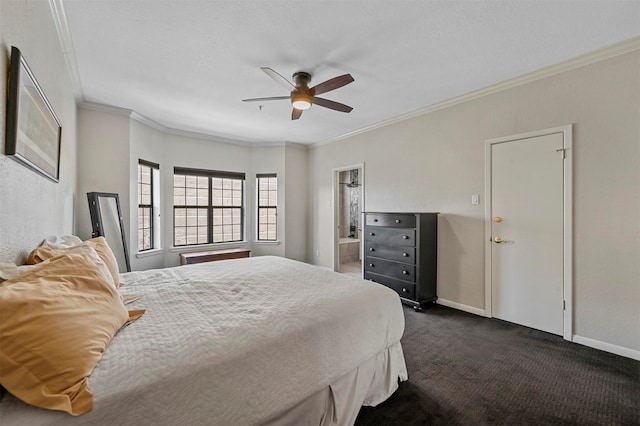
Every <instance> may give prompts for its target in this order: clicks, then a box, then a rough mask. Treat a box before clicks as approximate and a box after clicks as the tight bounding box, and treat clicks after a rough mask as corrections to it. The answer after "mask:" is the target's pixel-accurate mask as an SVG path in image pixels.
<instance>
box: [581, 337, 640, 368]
mask: <svg viewBox="0 0 640 426" xmlns="http://www.w3.org/2000/svg"><path fill="white" fill-rule="evenodd" d="M572 341H573V342H574V343H578V344H580V345H584V346H589V347H590V348H595V349H599V350H601V351H605V352H610V353H612V354H616V355H620V356H623V357H626V358H631V359H635V360H637V361H640V351H634V350H633V349H629V348H625V347H623V346H618V345H612V344H611V343H605V342H601V341H599V340H593V339H589V338H587V337H582V336H577V335H575V334H574V335H573V339H572Z"/></svg>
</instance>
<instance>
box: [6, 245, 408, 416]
mask: <svg viewBox="0 0 640 426" xmlns="http://www.w3.org/2000/svg"><path fill="white" fill-rule="evenodd" d="M122 279H123V281H124V282H125V286H124V287H123V288H122V291H121V292H122V293H123V294H128V293H134V294H141V295H142V298H141V299H139V300H138V301H136V302H134V303H132V304H131V305H128V307H129V309H143V308H144V309H146V310H147V312H146V313H145V315H144V316H143V317H142V318H141V319H140V320H138V321H137V322H135V323H134V324H132V325H130V326H128V327H126V328H125V329H123V330H121V331H120V332H119V333H118V334H117V335H116V336H115V338H114V340H113V341H112V342H111V344H110V346H109V347H108V348H107V350H106V351H105V353H104V355H103V357H102V359H101V361H100V363H99V364H98V366H97V368H96V369H95V371H94V372H93V374H92V375H91V377H90V381H89V383H90V386H91V389H92V392H93V394H94V410H93V411H92V412H90V413H88V414H86V415H83V416H80V417H77V418H76V417H72V416H70V415H68V414H66V413H61V412H52V411H47V410H41V409H37V408H34V407H30V406H27V405H26V404H23V403H22V402H20V401H17V400H16V399H15V398H13V397H12V396H10V395H7V396H5V398H4V399H3V401H2V402H1V403H0V420H1V421H2V424H3V426H4V425H11V424H24V423H23V421H24V420H25V419H28V421H29V424H31V425H37V424H41V425H53V424H64V425H73V424H96V425H97V424H101V425H102V424H156V425H159V424H171V425H187V424H220V425H252V424H260V423H264V422H266V421H268V420H270V419H273V418H277V416H279V415H281V414H282V413H284V412H285V411H287V410H289V409H291V407H293V406H294V405H295V404H296V403H298V402H299V401H302V400H303V399H304V398H307V397H309V396H311V395H312V394H314V393H316V392H318V391H319V390H320V389H322V388H326V387H327V386H328V385H329V384H331V383H333V382H334V381H336V380H337V379H338V378H340V377H341V376H343V375H344V374H346V373H347V372H349V371H351V370H353V369H355V368H356V367H357V366H359V365H360V364H362V363H364V362H366V361H367V360H369V359H371V358H373V357H374V356H376V355H378V354H380V353H381V352H382V351H384V350H385V349H387V348H389V347H391V346H393V345H398V347H399V341H400V337H401V336H402V333H403V331H404V316H403V312H402V308H401V304H400V300H399V298H398V296H397V294H396V293H394V292H393V291H392V290H390V289H388V288H386V287H384V286H382V285H378V284H375V283H372V282H367V281H364V280H360V279H356V278H351V277H348V276H345V275H340V274H336V273H333V272H331V271H329V270H326V269H323V268H319V267H314V266H310V265H307V264H303V263H299V262H295V261H292V260H288V259H284V258H279V257H271V256H265V257H254V258H248V259H237V260H230V261H220V262H212V263H204V264H198V265H189V266H181V267H175V268H168V269H162V270H152V271H145V272H131V273H127V274H123V275H122ZM400 352H401V350H400ZM401 358H402V357H401ZM401 363H402V366H401V368H400V370H404V375H405V377H403V379H406V368H405V367H404V359H403V358H402V359H401ZM401 376H402V374H401ZM18 422H19V423H18Z"/></svg>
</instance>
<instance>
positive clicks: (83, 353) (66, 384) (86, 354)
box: [0, 254, 129, 415]
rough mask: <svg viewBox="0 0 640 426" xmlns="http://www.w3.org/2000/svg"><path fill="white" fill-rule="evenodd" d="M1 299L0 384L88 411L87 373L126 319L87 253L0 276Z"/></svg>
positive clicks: (33, 399) (26, 396)
mask: <svg viewBox="0 0 640 426" xmlns="http://www.w3.org/2000/svg"><path fill="white" fill-rule="evenodd" d="M0 306H2V321H0V385H2V386H3V387H4V388H5V389H7V390H8V391H9V392H10V393H12V394H13V395H15V396H16V397H17V398H19V399H21V400H23V401H25V402H26V403H28V404H32V405H35V406H37V407H41V408H47V409H51V410H61V411H66V412H67V413H70V414H72V415H80V414H84V413H86V412H88V411H91V409H92V408H93V395H92V393H91V391H90V390H89V388H88V385H87V383H88V379H87V377H88V376H89V375H90V374H91V372H92V371H93V369H94V368H95V366H96V364H97V363H98V361H99V360H100V358H101V356H102V353H103V352H104V350H105V348H106V347H107V346H108V345H109V342H110V341H111V339H112V338H113V336H114V335H115V334H116V332H117V331H118V330H119V329H120V328H121V327H122V326H123V325H124V324H125V323H126V322H127V321H128V320H129V314H128V313H127V309H126V308H125V306H124V304H123V303H122V300H121V299H120V296H119V294H118V292H117V290H116V289H115V288H114V286H113V285H111V284H110V283H109V282H108V280H107V278H106V277H105V275H104V273H103V272H102V271H101V270H100V268H99V267H98V266H97V265H96V263H95V262H94V260H92V259H91V258H90V256H88V255H86V254H72V255H63V256H59V257H55V258H52V259H51V260H50V261H49V262H48V263H46V264H44V265H42V267H38V268H35V269H34V270H32V271H29V272H27V273H25V274H22V275H20V276H19V277H17V278H15V279H13V280H8V281H5V282H4V283H2V284H0Z"/></svg>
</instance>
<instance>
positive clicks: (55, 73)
mask: <svg viewBox="0 0 640 426" xmlns="http://www.w3.org/2000/svg"><path fill="white" fill-rule="evenodd" d="M34 29H37V31H34ZM11 46H16V47H17V48H18V49H20V51H21V52H22V54H23V56H24V57H25V58H26V60H27V62H28V64H29V67H30V68H31V70H32V71H33V73H34V75H35V77H36V79H37V80H38V83H39V84H40V86H41V87H42V90H43V91H44V93H45V95H46V97H47V99H48V100H49V102H50V103H51V106H52V107H53V109H54V111H55V112H56V115H57V116H58V118H59V120H60V123H61V125H62V152H61V156H60V181H59V182H58V183H55V182H53V181H50V180H48V179H46V178H44V177H43V176H41V175H39V174H37V173H35V172H33V171H32V170H29V169H27V168H26V167H25V166H23V165H22V164H19V163H18V162H16V161H13V159H11V158H9V157H7V156H5V155H4V152H5V119H6V97H5V94H6V93H7V92H6V90H7V87H6V84H7V69H8V65H9V56H10V52H11ZM0 93H1V94H2V96H1V98H2V101H1V102H0V209H2V215H0V216H1V217H0V262H18V263H20V262H22V261H23V260H24V257H25V255H26V254H28V252H29V251H30V250H32V249H33V248H35V247H36V246H37V245H38V244H39V243H40V242H41V241H42V240H43V239H44V238H45V237H53V238H55V237H57V236H62V235H65V234H72V233H73V230H74V202H75V198H76V103H75V99H74V94H73V88H72V86H71V80H70V78H69V75H68V72H67V67H66V64H65V61H64V54H63V52H62V49H61V47H60V43H59V41H58V34H57V32H56V27H55V25H54V19H53V15H52V12H51V9H50V7H49V2H48V1H46V0H40V1H28V2H27V1H13V0H0Z"/></svg>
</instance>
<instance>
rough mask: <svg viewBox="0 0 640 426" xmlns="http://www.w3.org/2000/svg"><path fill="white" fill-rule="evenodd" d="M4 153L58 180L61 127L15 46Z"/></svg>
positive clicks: (11, 66) (12, 55)
mask: <svg viewBox="0 0 640 426" xmlns="http://www.w3.org/2000/svg"><path fill="white" fill-rule="evenodd" d="M6 136H7V141H6V145H5V146H6V147H5V154H6V155H8V156H11V157H12V158H14V159H15V160H18V161H19V162H21V163H23V164H24V165H26V166H27V167H30V168H31V169H33V170H35V171H36V172H38V173H40V174H42V175H43V176H45V177H47V178H49V179H51V180H52V181H54V182H58V180H59V178H60V143H61V137H62V126H61V125H60V120H58V117H57V116H56V113H55V112H54V111H53V108H52V107H51V104H50V103H49V101H48V100H47V98H46V96H45V95H44V92H43V91H42V89H41V88H40V85H39V84H38V82H37V81H36V78H35V76H34V75H33V72H32V71H31V69H30V68H29V66H28V65H27V61H25V59H24V57H23V56H22V54H21V53H20V50H19V49H18V48H17V47H14V46H12V47H11V65H10V69H9V90H8V99H7V132H6Z"/></svg>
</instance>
